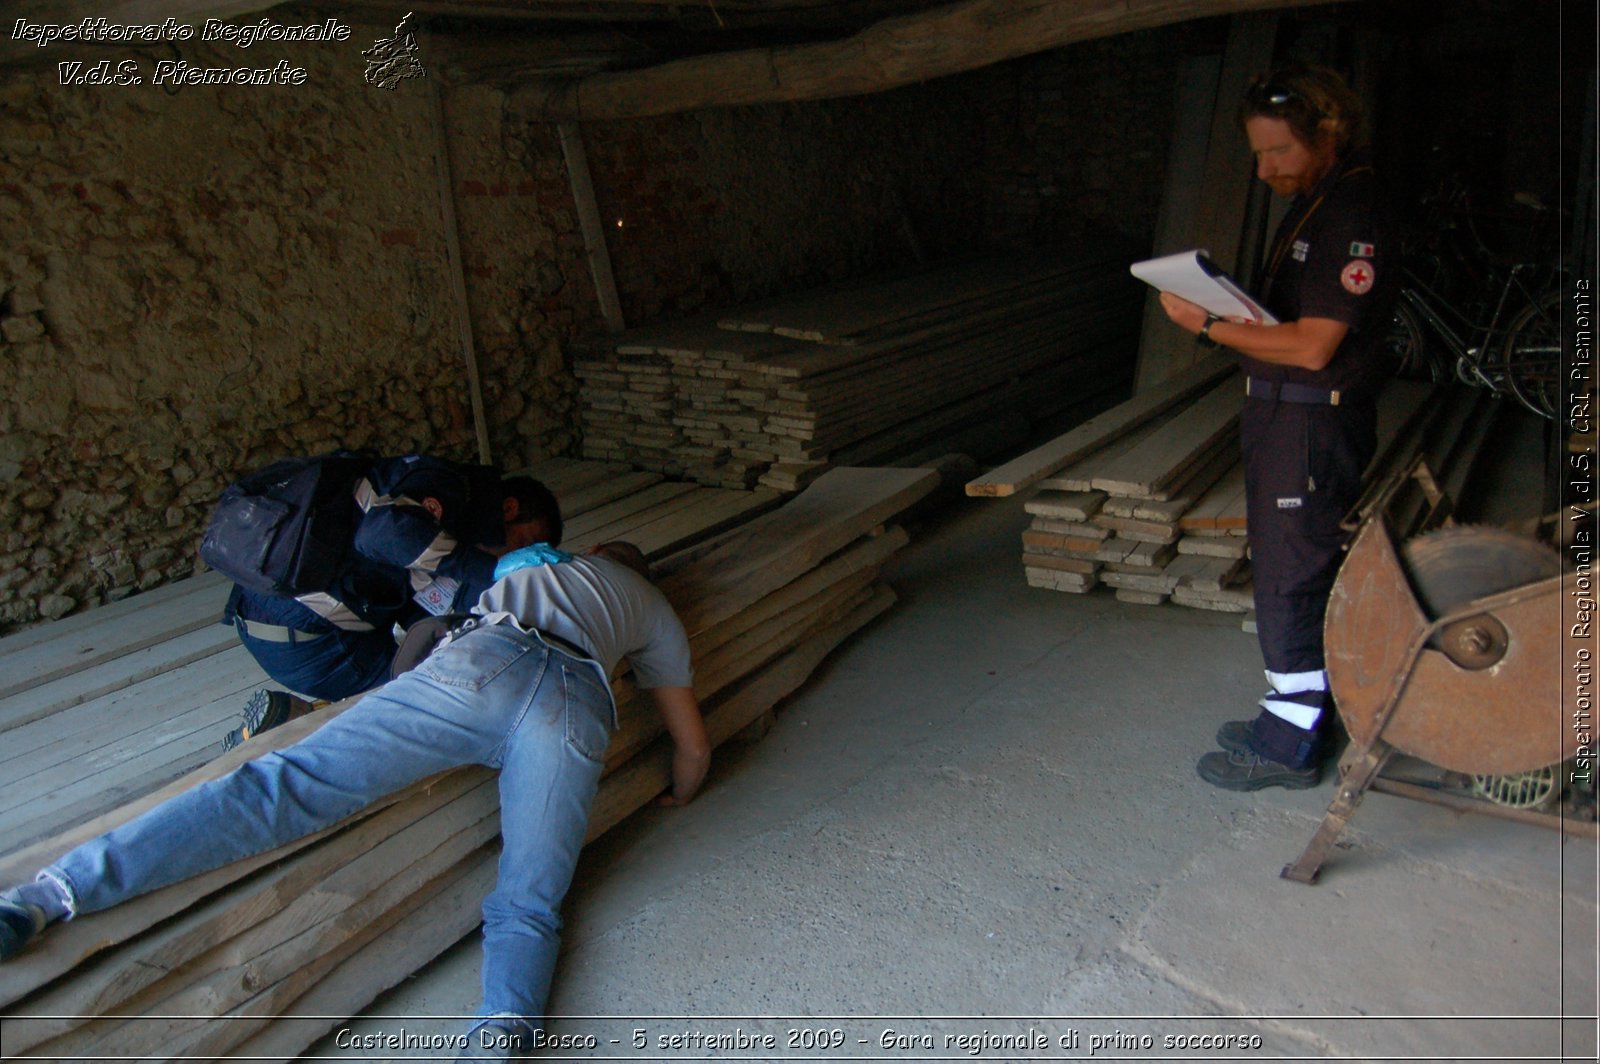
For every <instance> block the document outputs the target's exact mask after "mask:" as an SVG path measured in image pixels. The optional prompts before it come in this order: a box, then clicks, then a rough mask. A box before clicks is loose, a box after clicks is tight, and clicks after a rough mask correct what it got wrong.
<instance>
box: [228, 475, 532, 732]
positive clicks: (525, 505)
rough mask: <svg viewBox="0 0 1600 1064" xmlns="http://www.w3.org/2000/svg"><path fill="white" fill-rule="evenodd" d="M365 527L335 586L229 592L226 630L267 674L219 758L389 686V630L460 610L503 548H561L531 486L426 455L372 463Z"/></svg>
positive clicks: (360, 493)
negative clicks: (273, 685)
mask: <svg viewBox="0 0 1600 1064" xmlns="http://www.w3.org/2000/svg"><path fill="white" fill-rule="evenodd" d="M354 495H355V501H356V503H357V505H359V506H360V508H361V511H362V518H361V521H360V523H359V524H358V525H357V526H356V531H355V537H354V542H353V543H352V544H351V545H350V546H351V549H350V550H349V551H348V553H347V555H346V557H345V561H344V564H343V567H342V569H341V571H340V573H339V576H338V579H337V580H336V581H335V582H334V584H333V586H332V587H330V588H328V589H327V590H325V591H318V592H314V593H311V594H305V595H293V596H291V595H270V594H265V593H263V592H259V591H252V590H249V589H248V588H244V587H240V586H237V585H236V586H235V587H234V590H233V593H232V595H231V596H230V597H229V599H228V605H227V608H226V609H225V611H224V614H223V621H224V623H227V624H232V625H233V626H234V627H236V628H237V629H238V631H239V641H240V642H241V643H242V644H244V648H245V649H246V650H247V651H249V652H250V656H251V657H253V658H255V660H256V663H257V664H258V665H260V666H261V668H262V671H264V672H265V673H266V674H267V675H268V676H270V677H272V678H273V679H274V680H276V681H277V682H278V683H280V684H282V685H283V686H284V687H286V688H288V689H289V690H288V691H267V690H261V691H257V692H256V693H255V694H253V695H252V696H251V697H250V699H249V701H248V702H247V703H246V705H245V709H244V714H243V716H244V723H243V724H242V725H241V726H240V727H238V728H235V729H234V730H233V731H231V732H229V733H228V735H227V736H226V737H225V738H224V739H223V744H222V746H223V749H224V750H231V749H232V748H233V747H234V746H236V745H238V744H239V743H240V742H243V741H244V740H245V739H248V738H250V737H251V736H253V735H259V734H260V733H262V732H264V731H267V730H269V729H271V728H275V727H277V726H278V725H280V724H283V723H286V722H287V721H289V720H291V719H293V718H294V717H297V716H300V715H301V714H303V713H306V712H309V711H310V710H311V708H312V706H311V704H310V703H309V702H306V701H304V700H303V699H300V698H296V697H294V695H292V694H291V693H290V692H297V693H298V694H301V695H304V696H306V697H307V698H310V699H314V700H316V701H320V702H336V701H338V700H340V699H343V698H350V697H352V696H354V695H358V694H361V693H362V692H364V691H370V690H372V689H373V688H374V687H377V686H378V685H379V684H381V683H383V682H384V681H385V680H387V679H388V678H389V663H390V661H391V660H392V659H393V657H394V652H395V640H394V634H393V633H394V628H395V627H396V626H397V625H398V626H399V627H401V628H405V627H409V626H410V624H411V623H412V622H413V621H415V620H416V619H418V618H420V617H422V616H425V615H426V613H430V612H431V613H436V614H437V613H445V612H451V611H465V610H467V609H469V608H470V607H471V606H472V604H473V603H474V602H476V601H477V600H478V596H479V595H481V594H482V593H483V592H484V591H485V590H487V589H488V587H489V585H490V584H492V583H494V570H495V563H496V560H497V559H498V557H499V556H500V555H502V554H504V553H505V552H507V551H509V550H515V549H517V548H520V547H526V546H528V545H530V544H533V543H551V544H559V543H560V542H561V531H562V524H561V508H560V506H559V505H558V504H557V502H556V498H555V496H554V495H553V494H551V492H550V489H548V488H547V487H545V486H544V485H543V484H542V483H540V482H539V481H537V480H534V479H533V478H531V477H525V476H518V477H506V478H504V479H502V478H501V476H500V474H499V472H498V471H497V470H495V469H494V468H493V467H490V466H469V465H464V464H462V463H458V462H451V461H447V460H445V459H442V458H434V457H431V456H428V455H405V456H403V457H399V458H384V459H379V460H377V461H375V462H374V463H373V465H372V468H371V469H370V470H369V471H368V473H367V475H366V476H365V477H363V478H362V479H361V481H360V482H359V483H358V484H357V485H356V486H355V489H354Z"/></svg>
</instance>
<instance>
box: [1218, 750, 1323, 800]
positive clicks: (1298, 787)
mask: <svg viewBox="0 0 1600 1064" xmlns="http://www.w3.org/2000/svg"><path fill="white" fill-rule="evenodd" d="M1195 771H1197V772H1199V773H1200V778H1201V779H1203V780H1205V781H1206V782H1207V783H1209V784H1211V785H1212V786H1213V787H1221V788H1222V789H1223V790H1225V791H1259V790H1261V789H1262V788H1263V787H1286V788H1288V789H1289V790H1295V791H1303V790H1305V789H1306V788H1308V787H1315V786H1316V785H1317V784H1319V783H1321V782H1322V764H1321V762H1317V763H1315V764H1312V765H1309V766H1307V767H1305V768H1291V767H1290V766H1288V765H1285V764H1284V763H1283V762H1281V761H1268V760H1266V759H1265V758H1262V757H1260V756H1258V755H1257V754H1255V753H1253V752H1251V751H1249V750H1246V751H1244V752H1243V753H1234V754H1229V753H1223V752H1222V751H1220V750H1213V751H1212V752H1211V753H1209V754H1206V755H1204V756H1203V757H1201V758H1200V761H1199V762H1198V763H1197V764H1196V765H1195Z"/></svg>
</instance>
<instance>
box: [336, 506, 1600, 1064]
mask: <svg viewBox="0 0 1600 1064" xmlns="http://www.w3.org/2000/svg"><path fill="white" fill-rule="evenodd" d="M1026 523H1027V515H1025V514H1024V512H1023V509H1022V504H1021V500H1020V499H1010V500H997V501H983V502H978V501H964V502H962V503H960V504H958V505H957V506H955V507H954V508H952V509H950V510H948V511H945V512H943V513H941V514H939V515H938V516H937V517H935V518H932V519H930V521H929V522H928V523H927V524H925V525H924V526H922V527H920V528H918V529H917V530H916V531H915V532H914V535H913V544H912V546H911V547H910V548H909V549H908V550H907V551H906V552H905V554H904V555H903V557H902V559H901V560H900V561H899V562H898V563H897V566H896V569H895V572H894V573H893V575H892V577H891V579H892V582H893V583H894V585H895V587H896V588H897V590H898V591H899V592H900V594H901V603H900V604H899V605H898V606H897V607H896V609H895V610H893V611H891V612H890V613H889V614H888V615H886V616H885V617H884V618H882V619H880V620H879V621H878V622H876V623H875V624H874V625H873V626H871V627H870V628H869V629H867V630H866V631H865V632H863V633H861V634H859V635H858V636H857V637H855V638H854V639H853V640H852V641H851V642H849V643H847V644H846V645H845V646H844V647H842V648H841V649H840V650H839V651H838V652H837V653H836V654H835V655H834V656H833V657H832V658H831V659H830V661H829V662H828V663H827V664H826V665H824V667H823V668H822V669H821V670H820V672H819V673H818V675H817V676H815V677H814V678H813V680H812V681H811V683H810V684H809V685H807V686H806V687H805V688H804V689H803V690H802V691H801V692H800V693H799V694H798V695H797V696H796V697H794V698H793V699H791V700H790V701H789V702H788V703H787V704H786V705H785V706H783V707H782V708H781V711H780V713H779V715H778V720H777V725H776V727H775V728H774V729H773V730H772V731H771V732H770V733H769V734H768V735H767V736H766V738H765V739H763V740H762V741H760V742H759V743H754V744H749V745H744V746H739V747H730V748H726V749H725V750H724V751H722V752H720V753H719V756H718V761H717V764H716V766H715V768H714V770H713V773H712V776H711V778H710V781H709V785H708V787H707V789H706V791H705V792H704V794H703V795H702V796H701V797H700V798H699V799H698V800H696V801H695V802H694V803H693V804H692V805H690V806H689V807H687V808H685V809H651V810H647V811H645V812H643V813H641V814H640V815H638V816H636V817H634V818H633V819H632V820H631V821H629V822H628V823H627V824H625V825H623V826H622V827H620V828H619V829H617V830H615V831H613V832H612V833H611V834H610V835H608V836H607V837H606V838H604V839H602V840H600V841H599V842H598V843H596V844H595V845H594V846H592V847H591V848H590V849H589V851H588V852H587V853H586V855H585V858H584V861H583V863H582V865H581V866H580V869H579V875H578V880H577V883H576V884H575V886H574V888H573V891H572V894H571V896H570V897H569V901H568V906H567V918H568V927H567V931H566V933H565V952H564V954H563V957H562V961H561V966H560V970H559V971H558V973H557V982H556V988H555V991H554V994H553V997H552V1000H551V1003H550V1011H551V1013H552V1015H553V1016H555V1017H572V1018H557V1019H555V1020H554V1022H553V1023H552V1025H551V1033H552V1034H555V1035H567V1036H578V1037H580V1038H581V1037H587V1036H594V1037H595V1038H596V1040H597V1042H598V1047H597V1048H595V1049H593V1050H584V1051H581V1052H579V1053H578V1055H580V1056H606V1057H609V1058H611V1059H630V1060H664V1059H706V1058H707V1057H710V1056H716V1057H719V1058H722V1059H794V1058H797V1057H809V1058H811V1059H821V1058H827V1059H839V1058H842V1057H853V1058H854V1059H858V1060H859V1059H922V1060H928V1059H963V1058H965V1059H985V1060H1024V1059H1026V1060H1033V1059H1046V1058H1053V1059H1082V1058H1088V1057H1090V1056H1093V1057H1095V1058H1105V1057H1121V1058H1124V1059H1145V1060H1176V1059H1184V1058H1205V1059H1211V1060H1221V1059H1248V1060H1261V1059H1276V1060H1286V1059H1302V1058H1313V1059H1344V1060H1390V1059H1396V1058H1404V1059H1411V1060H1421V1059H1425V1060H1451V1061H1456V1060H1469V1059H1470V1060H1493V1059H1518V1060H1534V1059H1537V1060H1558V1059H1560V1060H1565V1059H1571V1060H1594V1059H1595V1058H1596V1022H1595V1012H1596V994H1597V989H1596V952H1595V950H1596V928H1597V916H1596V889H1597V887H1596V863H1597V858H1596V847H1595V844H1594V843H1593V842H1592V841H1586V840H1575V839H1568V838H1564V837H1563V836H1562V835H1561V834H1559V833H1556V832H1553V831H1547V830H1544V829H1541V828H1537V827H1528V826H1522V825H1516V824H1511V823H1507V822H1505V821H1501V820H1496V819H1491V818H1488V817H1483V816H1472V815H1462V814H1457V813H1453V812H1450V811H1447V810H1444V809H1441V808H1438V807H1435V806H1431V805H1425V804H1421V803H1417V802H1412V801H1407V800H1404V799H1399V798H1394V797H1389V796H1386V795H1380V794H1373V795H1371V796H1369V797H1368V798H1367V799H1366V801H1365V802H1364V804H1363V805H1362V807H1361V808H1360V810H1359V811H1358V812H1357V814H1356V816H1355V818H1354V820H1353V821H1352V825H1351V829H1350V830H1349V831H1348V832H1347V834H1346V837H1345V840H1344V842H1343V844H1342V845H1341V847H1340V848H1339V849H1338V850H1336V851H1335V854H1334V856H1333V858H1332V859H1331V860H1330V863H1329V865H1328V866H1327V867H1326V869H1325V872H1324V875H1323V879H1322V883H1321V885H1319V886H1316V887H1306V886H1301V885H1297V884H1293V883H1290V882H1287V881H1285V880H1282V879H1280V878H1279V877H1278V871H1279V868H1280V867H1281V866H1282V865H1283V864H1284V863H1285V862H1287V861H1289V860H1292V859H1293V858H1294V857H1295V856H1297V855H1298V854H1299V852H1300V850H1301V849H1302V848H1303V847H1304V845H1305V843H1306V842H1307V841H1308V840H1309V838H1310V836H1311V834H1312V832H1313V830H1314V829H1315V828H1316V826H1317V824H1318V822H1319V821H1320V818H1321V816H1322V813H1323V811H1324V809H1325V808H1326V805H1327V802H1328V801H1329V799H1330V798H1331V797H1332V794H1333V788H1332V785H1331V783H1324V785H1323V786H1322V787H1319V788H1317V789H1315V790H1311V791H1301V792H1285V791H1282V790H1269V791H1265V792H1261V793H1259V794H1255V795H1241V794H1232V793H1227V792H1223V791H1219V790H1216V789H1214V788H1212V787H1210V786H1208V785H1206V784H1205V783H1204V782H1202V781H1201V780H1200V779H1199V778H1198V777H1197V776H1196V775H1195V773H1194V767H1193V765H1194V761H1195V758H1196V757H1197V756H1198V755H1199V754H1200V753H1202V752H1204V751H1206V750H1207V749H1209V748H1211V746H1212V738H1211V737H1212V734H1213V732H1214V731H1215V729H1216V727H1217V725H1218V724H1219V723H1221V722H1222V721H1224V720H1226V719H1228V718H1230V717H1239V716H1244V715H1248V714H1250V713H1251V712H1252V707H1253V703H1254V700H1255V699H1256V698H1257V697H1258V696H1259V694H1260V692H1261V690H1262V689H1263V682H1262V678H1261V672H1260V668H1261V665H1260V659H1259V656H1258V652H1257V649H1256V645H1255V640H1254V637H1252V636H1248V635H1245V634H1244V633H1242V632H1241V631H1240V627H1239V617H1238V616H1237V615H1228V614H1213V613H1205V612H1201V611H1196V610H1191V609H1184V608H1180V607H1174V606H1162V607H1140V606H1130V605H1124V604H1121V603H1118V602H1116V601H1115V600H1114V599H1113V598H1112V597H1111V596H1110V595H1109V594H1108V593H1106V592H1104V591H1102V592H1097V593H1095V594H1092V595H1088V596H1075V595H1067V594H1062V593H1059V592H1052V591H1044V590H1033V589H1030V588H1028V587H1026V586H1025V585H1024V583H1023V580H1022V573H1021V568H1020V562H1019V553H1020V546H1019V539H1018V534H1019V533H1020V531H1021V529H1022V528H1023V527H1024V525H1025V524H1026ZM477 963H478V943H477V940H476V936H474V937H472V938H470V939H469V940H467V941H465V942H463V943H462V944H460V945H458V946H457V947H456V948H455V949H453V950H452V951H450V952H449V953H447V954H446V955H445V956H444V957H442V958H440V960H439V961H438V962H436V963H435V964H434V965H433V966H432V967H430V968H429V969H427V970H426V971H424V972H423V973H421V974H419V975H418V976H416V977H414V978H412V979H410V980H408V981H407V982H406V983H404V984H402V985H401V986H400V987H399V988H397V989H396V990H395V991H393V992H391V993H390V994H389V995H387V996H386V997H384V998H383V999H381V1000H380V1001H379V1002H377V1003H376V1004H375V1005H374V1006H373V1008H372V1009H371V1010H370V1013H369V1017H368V1018H365V1019H363V1020H361V1021H359V1022H357V1023H354V1024H351V1025H348V1026H347V1027H344V1028H341V1030H342V1031H344V1032H345V1034H344V1035H343V1036H342V1038H343V1040H345V1041H346V1042H347V1043H348V1039H349V1037H350V1034H352V1033H354V1034H372V1033H375V1032H377V1033H387V1034H393V1033H395V1032H396V1031H398V1030H400V1029H402V1028H403V1029H405V1030H406V1031H408V1032H410V1033H413V1034H416V1033H422V1032H456V1031H459V1030H460V1029H461V1027H460V1024H459V1022H458V1021H455V1020H450V1019H443V1018H435V1019H427V1018H426V1017H429V1016H432V1017H445V1016H449V1015H452V1014H463V1013H465V1014H470V1012H471V1011H472V1009H473V1008H474V1007H475V1005H476V1000H477ZM596 1017H601V1018H596ZM791 1030H803V1031H811V1032H815V1031H818V1030H821V1031H822V1032H823V1035H822V1038H821V1042H822V1044H821V1046H820V1047H817V1046H816V1045H815V1043H814V1042H811V1041H810V1040H800V1039H801V1036H798V1035H797V1036H795V1037H796V1039H797V1041H799V1044H797V1045H796V1046H795V1047H794V1048H789V1047H788V1039H789V1037H790V1036H789V1035H788V1033H787V1032H789V1031H791ZM635 1031H638V1032H641V1034H642V1037H643V1039H644V1040H645V1042H646V1046H645V1048H643V1049H636V1048H635V1047H634V1044H633V1037H634V1032H635ZM835 1031H838V1032H840V1033H839V1034H834V1033H833V1032H835ZM890 1031H892V1032H894V1034H892V1035H888V1036H886V1035H885V1032H890ZM736 1032H737V1033H738V1034H742V1035H744V1036H745V1037H746V1038H749V1037H751V1036H766V1035H771V1036H773V1037H774V1038H775V1039H776V1044H777V1048H775V1049H761V1048H759V1047H757V1048H755V1049H751V1050H741V1049H738V1048H722V1049H716V1050H714V1051H712V1050H707V1049H706V1048H704V1046H705V1044H706V1040H713V1042H715V1041H716V1040H721V1041H722V1043H723V1044H724V1045H736V1044H737V1037H738V1034H736ZM984 1032H988V1033H989V1034H991V1035H1001V1036H1007V1037H1009V1038H1012V1039H1016V1038H1019V1037H1020V1038H1031V1037H1035V1036H1037V1037H1042V1038H1044V1039H1045V1040H1046V1044H1045V1045H1043V1046H1040V1045H1038V1043H1037V1042H1035V1043H1033V1045H1034V1048H1032V1049H1026V1050H1019V1049H1017V1048H1015V1046H1016V1045H1017V1044H1018V1043H1017V1042H1016V1041H1011V1042H1000V1043H991V1044H990V1048H986V1049H981V1050H980V1052H977V1053H974V1052H971V1051H968V1050H967V1048H966V1047H967V1046H968V1045H971V1044H972V1043H971V1042H970V1041H962V1040H963V1039H973V1038H979V1037H981V1036H982V1035H983V1034H984ZM1197 1036H1209V1037H1211V1038H1224V1037H1226V1036H1232V1038H1233V1040H1234V1041H1233V1043H1232V1046H1233V1047H1232V1048H1190V1049H1185V1048H1183V1046H1184V1043H1182V1042H1180V1041H1179V1039H1182V1038H1195V1037H1197ZM886 1038H887V1043H886ZM611 1039H616V1040H617V1041H616V1042H612V1041H611ZM947 1039H950V1040H948V1041H947ZM1141 1039H1147V1041H1141ZM1241 1039H1243V1040H1245V1041H1244V1042H1243V1043H1242V1044H1241V1042H1240V1040H1241ZM1256 1039H1259V1042H1258V1043H1256V1042H1255V1041H1253V1040H1256ZM808 1043H809V1044H808ZM835 1043H837V1044H835ZM1024 1044H1026V1043H1024ZM1216 1044H1217V1043H1212V1045H1213V1046H1215V1045H1216ZM679 1047H682V1048H679ZM313 1052H314V1054H315V1055H319V1056H344V1057H350V1056H354V1055H358V1054H356V1053H355V1052H353V1051H351V1050H348V1049H339V1048H337V1044H336V1042H335V1040H334V1039H333V1038H330V1039H327V1040H325V1041H324V1042H323V1043H321V1044H320V1045H319V1046H318V1047H317V1048H316V1049H315V1050H314V1051H313ZM368 1056H372V1053H371V1052H369V1053H368ZM404 1056H405V1054H396V1055H394V1056H393V1059H402V1058H403V1057H404ZM376 1059H389V1058H387V1057H383V1056H378V1057H377V1058H376Z"/></svg>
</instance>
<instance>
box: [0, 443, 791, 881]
mask: <svg viewBox="0 0 1600 1064" xmlns="http://www.w3.org/2000/svg"><path fill="white" fill-rule="evenodd" d="M525 472H528V473H529V474H530V475H533V476H537V477H539V478H540V479H542V480H544V481H545V482H546V483H547V484H548V485H549V486H550V488H551V490H553V491H554V492H555V493H556V495H557V498H558V499H559V500H560V502H561V504H562V508H563V511H564V513H565V515H566V518H567V522H566V524H567V530H566V539H565V542H566V544H567V545H568V546H570V547H572V548H573V549H579V550H581V549H582V548H584V547H587V546H590V545H592V544H594V543H600V542H603V541H605V540H608V539H627V540H630V541H632V542H634V543H637V544H638V545H639V546H640V548H641V549H643V550H644V551H645V553H646V554H647V555H648V556H649V557H651V558H661V557H665V556H666V555H668V554H670V553H671V552H673V551H676V550H678V549H679V548H681V547H684V546H687V545H689V544H691V543H695V542H699V541H701V540H703V539H705V538H707V537H709V536H712V535H715V534H716V533H718V532H721V531H722V530H724V529H726V528H728V527H729V526H731V525H733V524H736V523H737V522H739V521H742V520H747V519H748V518H750V517H752V516H754V515H756V514H758V513H760V512H762V511H763V510H765V509H769V508H771V507H772V506H775V505H777V503H778V501H779V500H780V498H781V496H780V495H779V494H778V493H777V492H775V491H772V490H770V489H765V488H762V489H758V490H756V491H728V490H723V489H716V488H706V487H701V486H699V485H696V484H682V483H668V482H665V481H664V479H663V478H662V476H661V475H660V474H659V473H639V472H636V471H634V470H632V469H630V468H628V467H626V466H621V465H615V464H606V463H600V462H583V461H578V460H575V459H566V458H556V459H547V460H545V461H543V462H541V463H540V464H539V465H538V466H536V467H534V468H532V469H529V470H526V471H525ZM231 586H232V585H231V584H229V583H228V582H227V581H226V580H225V579H223V578H222V577H221V576H219V575H218V574H216V573H203V574H201V575H199V576H197V577H194V578H192V579H189V580H184V581H180V582H178V583H176V584H172V585H169V586H167V587H163V588H159V589H156V590H154V591H151V592H147V593H145V594H141V595H136V596H133V597H131V598H128V599H125V600H123V601H122V602H119V603H116V604H114V605H111V606H107V607H103V608H101V609H98V610H91V611H88V612H85V613H81V614H76V615H74V616H72V617H68V618H65V619H64V620H62V621H59V622H56V623H54V624H48V625H41V626H39V627H36V628H32V629H29V630H28V631H25V632H21V633H18V634H17V635H14V636H10V637H8V638H6V639H0V735H3V736H4V738H3V740H0V853H4V852H6V851H8V850H12V849H15V848H16V847H18V846H21V845H23V844H25V843H29V842H34V841H36V840H39V839H42V838H45V837H47V836H49V835H51V834H53V833H55V832H58V831H60V830H62V829H64V828H66V827H69V826H71V825H73V824H76V823H79V822H81V821H83V820H87V819H89V818H91V817H94V816H97V815H99V814H101V813H103V812H105V811H106V810H108V809H112V808H115V807H116V806H118V805H120V804H122V803H123V802H126V801H129V800H131V799H133V798H137V797H138V796H140V795H142V794H145V793H148V792H149V791H151V790H153V789H154V788H156V787H159V786H161V785H163V784H165V783H167V782H169V781H171V780H174V779H176V778H178V777H179V776H181V775H183V774H184V773H185V772H188V771H189V770H191V769H193V768H195V767H197V766H199V765H201V764H204V763H205V762H206V761H209V760H210V759H211V758H212V757H213V756H215V755H216V754H217V752H218V750H219V742H220V740H221V738H222V736H223V735H224V734H225V733H226V732H227V731H228V729H229V728H231V727H233V726H234V724H235V723H237V718H238V713H239V708H240V706H241V705H242V704H243V703H244V700H245V698H246V697H247V695H248V694H249V692H251V691H253V690H255V689H256V688H258V687H261V686H263V685H265V684H268V683H269V681H268V678H267V677H266V675H265V674H264V673H263V672H262V671H261V669H260V667H259V666H257V665H256V663H255V660H254V659H253V658H251V657H250V655H249V654H248V653H247V652H246V651H245V650H244V648H243V647H242V646H240V645H239V640H238V637H237V636H236V635H235V634H234V632H233V629H232V628H231V627H228V626H225V625H222V624H219V623H217V622H218V621H219V620H220V618H221V615H222V607H223V604H224V603H225V601H226V599H227V596H228V591H229V589H230V588H231Z"/></svg>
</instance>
